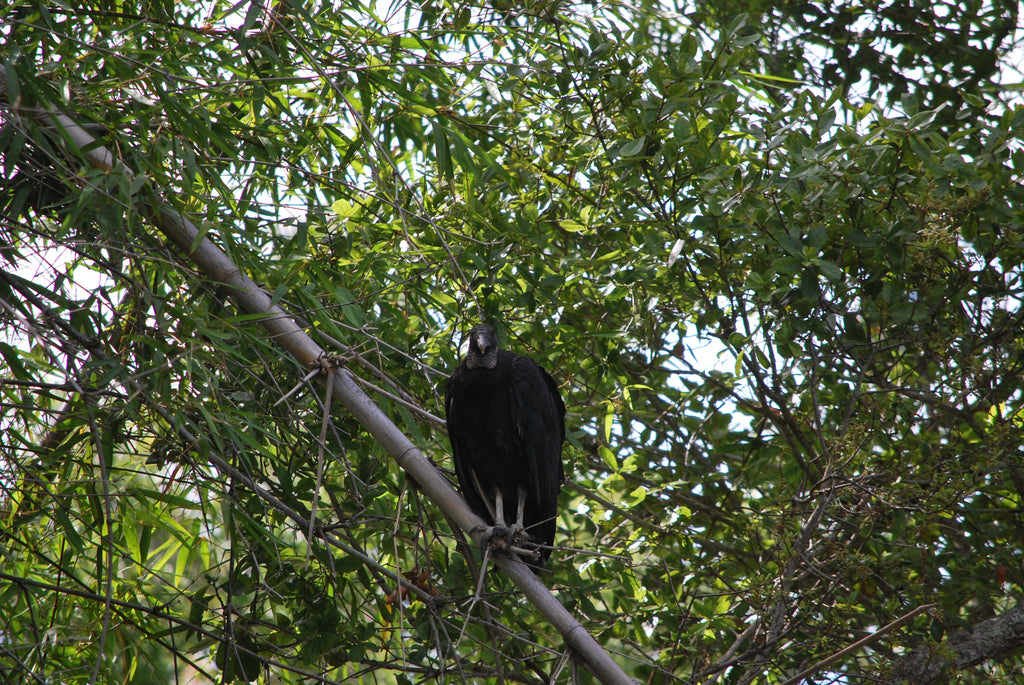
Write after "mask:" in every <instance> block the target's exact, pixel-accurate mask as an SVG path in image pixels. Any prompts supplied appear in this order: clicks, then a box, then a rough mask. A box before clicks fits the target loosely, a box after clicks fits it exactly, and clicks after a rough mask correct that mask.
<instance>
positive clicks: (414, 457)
mask: <svg viewBox="0 0 1024 685" xmlns="http://www.w3.org/2000/svg"><path fill="white" fill-rule="evenodd" d="M7 78H8V75H7V70H6V69H5V68H4V67H3V66H0V94H2V95H3V99H6V92H7ZM11 104H12V105H13V106H14V107H17V104H18V103H11ZM28 114H30V115H31V116H32V117H34V118H35V119H36V120H37V121H38V122H39V123H40V124H41V125H43V126H46V127H51V128H52V127H56V128H57V129H58V130H59V132H60V133H61V135H62V136H63V138H64V140H65V141H66V142H67V144H68V146H69V148H71V149H70V152H71V153H73V154H78V155H80V156H81V157H82V158H84V159H86V160H88V162H89V164H90V165H92V166H93V167H95V168H98V169H104V170H107V171H114V170H117V171H119V172H121V173H124V174H126V175H128V176H129V177H132V176H133V174H132V172H131V171H130V170H129V169H127V167H126V166H125V164H124V163H123V162H122V161H121V160H119V159H118V158H117V157H116V156H115V155H114V154H113V153H112V152H111V151H110V150H108V149H107V148H105V147H103V146H101V145H99V144H98V143H97V141H96V139H95V138H93V136H92V135H90V134H89V133H88V132H87V131H86V130H85V129H84V128H82V127H81V126H79V125H77V124H76V123H75V122H74V121H73V120H72V119H71V118H70V117H68V116H67V115H65V114H62V113H60V112H56V111H53V110H39V109H37V110H33V111H31V112H28ZM139 196H140V195H138V194H137V195H135V197H139ZM136 209H137V210H138V211H140V212H141V213H142V214H143V215H144V216H146V217H147V218H148V219H149V220H150V222H151V223H153V225H154V226H156V228H157V229H159V230H160V231H161V232H162V233H163V234H164V235H165V236H166V237H167V238H168V239H170V240H171V242H173V243H174V244H175V245H176V246H177V247H178V248H179V249H180V250H181V251H182V252H183V253H185V254H186V255H188V257H189V258H190V259H191V260H192V261H193V263H194V264H195V265H196V266H198V267H199V269H200V270H201V271H202V272H203V273H204V274H205V275H206V276H207V277H208V278H210V279H211V280H212V281H215V282H216V283H218V284H220V285H223V286H226V287H227V289H228V291H229V293H230V295H231V297H232V299H233V300H234V302H235V304H236V305H237V306H238V307H239V308H240V309H241V310H242V311H244V312H246V313H248V314H262V315H264V316H263V318H262V319H261V320H260V321H261V323H262V324H263V326H264V328H265V329H266V331H267V334H268V335H269V336H270V337H271V338H273V339H274V340H275V341H276V342H277V343H278V344H280V345H281V347H283V348H284V349H285V350H286V351H287V352H288V353H289V354H291V355H292V356H293V357H294V358H295V359H296V360H298V361H299V362H300V363H301V364H303V365H304V366H307V367H312V366H314V365H316V364H318V363H319V360H320V359H322V358H323V357H325V355H326V353H325V351H324V350H323V349H322V348H320V346H319V345H317V344H316V343H315V342H314V341H313V339H312V338H310V337H309V336H308V335H307V334H306V333H305V332H304V331H303V330H302V329H301V328H300V327H299V325H298V324H296V322H295V320H294V319H293V317H292V315H291V314H290V313H289V312H286V311H285V310H284V309H283V308H281V307H280V306H278V305H276V304H274V302H273V301H272V299H271V297H270V295H268V294H267V293H266V292H265V291H264V290H263V289H262V288H261V287H259V285H257V284H256V283H255V282H254V281H253V280H252V279H250V278H249V277H248V276H246V275H245V274H244V273H243V272H242V271H241V269H239V267H238V266H237V265H236V264H234V262H232V261H231V259H230V258H229V257H228V256H227V255H226V254H225V253H224V252H223V251H222V250H221V249H220V248H218V247H217V246H216V245H214V244H213V242H212V241H210V240H209V239H208V238H206V237H205V235H201V234H200V231H199V229H198V228H197V227H196V226H195V224H193V223H192V222H191V221H189V220H188V219H187V218H186V217H185V216H184V215H182V214H181V213H179V212H177V211H175V210H173V209H171V208H170V207H168V206H166V205H164V206H160V207H156V208H154V207H146V206H139V207H137V208H136ZM330 376H331V378H332V379H333V384H334V387H333V394H334V396H335V397H337V398H338V399H339V400H340V401H341V403H342V404H343V405H344V406H345V407H346V408H347V409H348V410H349V411H350V412H351V413H352V414H353V416H354V417H355V418H356V419H357V420H358V421H359V422H360V423H361V424H362V426H363V427H364V428H365V429H366V430H367V431H369V432H370V434H371V435H373V437H374V438H375V439H376V440H377V441H378V442H380V444H381V445H383V446H384V447H385V448H386V449H387V451H388V452H389V453H390V454H391V456H392V457H393V458H394V459H395V461H397V462H398V464H399V465H400V466H401V467H402V469H404V470H405V472H406V473H408V474H409V475H410V476H412V478H413V479H414V480H415V481H416V482H417V483H418V484H419V486H420V488H421V489H422V490H423V491H424V493H426V495H427V496H428V497H430V498H431V499H432V500H433V501H434V502H435V503H436V504H437V505H438V507H440V508H441V510H442V511H443V512H444V513H445V514H446V515H447V516H449V517H450V518H451V519H452V520H454V521H455V522H456V523H457V524H458V525H459V526H461V527H462V529H463V530H465V531H466V532H467V533H468V534H469V535H470V536H471V537H473V539H474V540H475V541H476V542H477V543H478V544H479V542H480V541H481V540H480V536H481V535H482V531H483V529H484V526H485V522H484V521H483V520H482V519H481V518H479V517H478V516H476V514H474V513H473V512H472V511H471V510H470V509H469V507H468V506H467V505H466V503H465V501H464V500H463V499H462V497H460V496H459V495H458V493H456V492H455V490H453V489H452V487H451V486H450V485H449V484H448V481H447V480H446V479H445V478H444V476H443V475H442V474H441V473H440V472H439V471H438V470H437V469H436V468H435V467H434V466H433V465H432V464H431V463H430V462H429V461H428V460H427V459H426V457H425V456H424V455H423V454H422V453H421V452H420V450H419V448H417V447H416V445H415V444H413V442H412V441H411V440H409V438H408V437H406V435H405V434H404V433H402V431H401V430H399V428H398V427H397V426H396V425H395V424H394V423H393V422H392V421H391V419H389V418H388V417H387V415H385V414H384V412H383V411H381V409H380V408H379V407H378V406H377V405H376V404H375V403H374V402H373V400H371V399H370V398H369V397H368V396H367V395H366V394H365V393H364V392H363V391H362V390H361V389H360V388H359V386H358V385H357V384H356V383H355V382H354V381H353V380H352V376H351V374H350V373H349V372H348V371H347V370H344V369H342V370H340V371H339V372H338V373H334V374H330ZM496 561H497V563H498V565H499V566H500V567H501V568H502V570H503V571H504V572H505V573H506V574H507V575H508V576H509V577H510V578H511V579H512V580H513V582H515V583H516V584H517V585H518V586H519V588H520V589H521V590H522V591H523V593H524V594H525V595H526V596H527V598H528V599H529V600H530V601H531V602H532V603H533V604H534V605H536V606H537V608H538V609H539V610H540V611H541V612H542V613H543V614H544V616H545V617H546V618H547V619H548V620H549V621H550V622H551V624H552V625H553V626H555V627H556V628H557V629H558V630H559V632H560V633H561V634H562V637H563V639H564V640H565V642H566V644H568V645H569V646H570V647H572V648H573V649H574V650H575V651H576V652H577V653H579V655H580V656H581V657H582V658H583V660H584V661H585V662H586V663H587V664H588V666H589V667H590V668H591V670H593V672H594V674H595V675H597V677H598V678H599V679H600V680H601V681H602V682H604V683H615V684H622V685H625V684H627V683H631V682H632V681H631V680H630V679H629V678H628V677H627V676H626V674H625V672H623V670H622V669H621V667H619V665H618V664H617V663H615V661H614V660H613V659H612V658H611V656H610V655H609V654H608V653H607V652H605V651H604V650H603V649H602V648H601V647H600V645H598V644H597V642H596V641H595V640H594V638H593V637H592V636H591V635H590V634H589V633H587V631H586V630H584V628H583V627H582V626H581V625H580V623H579V622H578V621H576V619H575V618H573V617H572V615H571V614H570V613H569V612H568V611H567V610H566V609H565V607H563V606H562V605H561V604H560V603H559V602H558V601H557V600H556V599H555V597H554V596H553V595H552V594H551V592H550V591H549V590H548V589H547V588H546V587H545V586H544V584H543V583H541V582H540V580H539V579H538V578H537V577H536V576H535V575H534V574H533V573H532V572H531V571H530V570H529V568H528V567H527V566H526V565H525V564H524V563H523V562H522V561H520V560H519V559H518V557H515V556H501V557H497V559H496Z"/></svg>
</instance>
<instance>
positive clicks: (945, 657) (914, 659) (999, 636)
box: [892, 604, 1024, 685]
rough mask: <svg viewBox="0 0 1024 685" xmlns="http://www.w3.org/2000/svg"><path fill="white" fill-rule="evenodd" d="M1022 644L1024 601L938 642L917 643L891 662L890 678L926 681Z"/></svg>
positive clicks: (920, 684) (923, 684) (917, 684)
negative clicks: (893, 662) (920, 644)
mask: <svg viewBox="0 0 1024 685" xmlns="http://www.w3.org/2000/svg"><path fill="white" fill-rule="evenodd" d="M1021 648H1024V604H1018V605H1017V606H1015V607H1014V608H1012V609H1010V610H1009V611H1007V612H1005V613H1003V614H1001V615H999V616H996V617H995V618H990V619H988V620H986V621H982V622H981V623H979V624H978V625H976V626H974V629H973V630H970V631H961V632H959V633H956V634H954V635H952V636H950V637H949V639H948V640H946V642H944V643H942V644H939V645H927V646H925V647H919V648H917V649H915V650H914V651H912V652H911V653H910V654H907V655H906V656H904V657H902V658H900V659H899V660H898V661H896V663H895V664H894V666H893V671H892V675H893V677H892V680H893V682H908V683H913V684H914V685H927V684H928V683H934V682H938V681H939V680H940V679H941V678H943V677H944V676H947V675H949V673H950V672H952V671H958V670H960V669H963V668H967V667H969V666H975V665H977V664H980V663H981V662H982V661H986V660H988V659H998V658H1000V657H1002V656H1004V655H1007V654H1008V653H1010V652H1013V651H1014V650H1019V649H1021Z"/></svg>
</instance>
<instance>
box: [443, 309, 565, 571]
mask: <svg viewBox="0 0 1024 685" xmlns="http://www.w3.org/2000/svg"><path fill="white" fill-rule="evenodd" d="M444 406H445V413H446V416H447V419H448V438H449V440H450V441H451V444H452V455H453V456H454V458H455V474H456V475H457V476H458V478H459V489H460V490H461V491H462V495H463V497H465V498H466V501H467V502H468V503H469V506H470V508H471V509H472V510H473V511H474V512H476V514H477V515H478V516H480V517H481V518H482V519H484V520H485V521H487V522H488V523H489V524H491V525H492V526H494V527H495V529H494V531H493V533H494V534H496V535H500V536H504V537H505V540H506V541H507V542H508V543H509V544H510V545H511V546H515V547H518V548H520V549H523V548H531V547H530V545H531V543H532V544H539V545H546V546H547V548H540V549H539V550H537V549H534V548H531V549H532V550H533V552H532V553H531V554H530V555H521V556H522V558H523V561H525V562H526V563H528V564H530V565H531V566H532V567H533V568H534V570H535V571H537V570H539V569H540V568H541V567H543V566H544V562H545V561H547V558H548V556H549V555H550V554H551V550H550V546H551V545H552V544H553V543H554V541H555V516H556V515H557V513H558V512H557V505H558V492H559V490H560V489H561V487H562V482H563V481H564V478H565V474H564V472H563V470H562V441H563V440H565V404H564V403H563V402H562V398H561V397H560V396H559V394H558V386H557V385H556V384H555V381H554V379H552V378H551V376H549V375H548V373H547V372H546V371H545V370H544V369H542V368H541V367H540V366H538V365H537V363H536V362H534V361H533V360H532V359H530V358H529V357H524V356H522V355H519V354H515V353H514V352H509V351H508V350H499V349H498V338H497V336H496V335H495V333H494V329H493V328H491V327H490V326H485V325H480V326H475V327H473V329H472V330H470V331H469V349H468V350H467V352H466V356H465V357H464V358H463V360H462V362H461V363H460V364H459V365H458V367H457V368H456V369H455V373H453V374H452V375H451V377H450V378H449V379H448V387H447V390H446V392H445V401H444ZM524 546H525V547H524Z"/></svg>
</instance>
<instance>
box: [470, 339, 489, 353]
mask: <svg viewBox="0 0 1024 685" xmlns="http://www.w3.org/2000/svg"><path fill="white" fill-rule="evenodd" d="M473 346H474V347H476V349H477V351H478V352H479V353H480V356H481V357H486V356H487V336H485V335H478V336H476V338H475V339H474V340H473Z"/></svg>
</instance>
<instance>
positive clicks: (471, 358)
mask: <svg viewBox="0 0 1024 685" xmlns="http://www.w3.org/2000/svg"><path fill="white" fill-rule="evenodd" d="M497 363H498V336H497V335H496V334H495V332H494V329H493V328H491V327H490V326H487V325H485V324H481V325H479V326H473V328H471V329H470V331H469V349H468V350H467V351H466V368H469V369H493V368H494V367H495V366H496V365H497Z"/></svg>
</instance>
